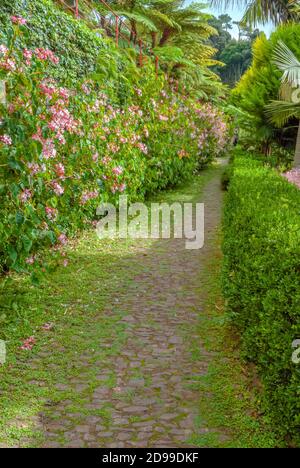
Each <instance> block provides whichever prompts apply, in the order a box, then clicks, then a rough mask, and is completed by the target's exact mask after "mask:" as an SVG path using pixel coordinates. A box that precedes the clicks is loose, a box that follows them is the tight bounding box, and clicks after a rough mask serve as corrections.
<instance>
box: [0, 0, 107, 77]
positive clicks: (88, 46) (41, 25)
mask: <svg viewBox="0 0 300 468" xmlns="http://www.w3.org/2000/svg"><path fill="white" fill-rule="evenodd" d="M12 15H21V16H23V17H25V18H26V19H27V20H28V25H27V27H28V29H29V34H27V35H23V36H22V37H21V38H20V40H19V42H20V44H19V45H20V46H21V47H27V48H28V49H33V48H35V47H43V48H48V49H50V50H52V51H53V52H54V53H55V54H56V55H57V56H58V57H59V58H60V64H59V66H58V67H53V70H52V71H53V74H54V76H55V77H56V78H59V79H60V80H62V79H65V78H66V75H67V79H68V81H70V80H73V82H76V80H77V79H78V78H82V77H84V76H86V75H88V74H89V73H92V72H93V71H94V70H95V65H96V62H97V57H98V55H99V52H100V51H101V50H103V49H106V48H107V47H108V45H107V44H108V42H107V40H106V39H104V38H102V37H101V36H100V33H99V35H97V34H95V32H94V31H91V30H90V29H89V28H88V27H87V26H86V25H85V24H84V23H83V22H82V21H78V20H75V19H73V18H72V16H71V15H70V14H67V13H64V12H63V11H62V10H61V9H59V8H58V7H56V6H55V5H54V4H53V2H52V1H50V0H1V11H0V43H1V41H3V39H5V38H6V36H7V32H8V31H9V29H10V17H11V16H12ZM66 70H67V74H66Z"/></svg>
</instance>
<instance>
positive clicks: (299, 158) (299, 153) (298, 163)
mask: <svg viewBox="0 0 300 468" xmlns="http://www.w3.org/2000/svg"><path fill="white" fill-rule="evenodd" d="M294 167H298V168H299V169H300V121H299V127H298V135H297V143H296V152H295V159H294Z"/></svg>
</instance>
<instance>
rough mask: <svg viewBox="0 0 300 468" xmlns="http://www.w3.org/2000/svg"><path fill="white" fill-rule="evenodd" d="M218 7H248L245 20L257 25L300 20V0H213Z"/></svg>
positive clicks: (213, 3) (212, 2)
mask: <svg viewBox="0 0 300 468" xmlns="http://www.w3.org/2000/svg"><path fill="white" fill-rule="evenodd" d="M211 5H212V6H213V7H216V8H220V7H225V8H228V7H230V6H233V5H238V6H241V7H245V8H246V13H245V15H244V18H243V20H242V21H243V22H245V23H248V24H251V25H256V24H258V23H263V24H265V23H267V22H268V21H271V22H272V23H274V24H275V25H278V24H282V23H287V22H289V21H295V22H296V21H299V18H300V2H299V0H211Z"/></svg>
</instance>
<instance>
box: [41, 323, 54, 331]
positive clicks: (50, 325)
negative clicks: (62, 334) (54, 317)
mask: <svg viewBox="0 0 300 468" xmlns="http://www.w3.org/2000/svg"><path fill="white" fill-rule="evenodd" d="M52 328H53V323H44V325H42V330H45V331H49V330H52Z"/></svg>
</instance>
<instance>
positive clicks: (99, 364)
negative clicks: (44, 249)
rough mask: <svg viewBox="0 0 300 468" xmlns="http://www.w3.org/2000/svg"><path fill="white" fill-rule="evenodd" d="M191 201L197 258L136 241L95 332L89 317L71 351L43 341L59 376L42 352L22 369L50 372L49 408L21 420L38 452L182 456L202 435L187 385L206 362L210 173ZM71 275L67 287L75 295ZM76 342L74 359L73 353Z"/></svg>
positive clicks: (214, 180) (214, 192)
mask: <svg viewBox="0 0 300 468" xmlns="http://www.w3.org/2000/svg"><path fill="white" fill-rule="evenodd" d="M179 201H181V200H179ZM198 201H199V202H204V203H205V246H204V248H202V249H200V250H187V249H186V248H185V241H184V240H179V239H170V240H157V241H152V242H151V243H149V241H147V242H148V244H147V243H145V242H139V241H136V242H135V245H134V246H133V247H130V248H128V250H129V251H128V255H125V256H123V258H122V259H121V260H120V267H119V268H120V270H119V271H118V273H117V274H116V277H115V282H116V284H115V285H114V287H115V288H117V289H116V291H115V294H114V296H112V297H110V299H109V300H106V301H105V302H106V304H105V306H104V310H102V311H101V317H102V318H101V322H100V323H99V322H98V318H99V314H100V312H99V313H98V314H97V312H95V313H94V315H93V316H92V317H91V316H88V317H87V319H86V324H85V328H84V329H83V331H82V332H80V331H79V330H78V329H76V326H75V330H74V332H73V333H74V336H71V340H70V342H71V344H69V345H68V344H66V343H65V344H59V343H57V342H56V338H54V339H53V340H52V342H51V343H52V344H51V347H52V349H53V348H55V351H56V353H58V355H59V353H63V354H64V353H67V354H68V364H67V365H66V366H65V368H64V369H60V368H59V364H58V363H57V357H56V358H53V359H51V358H50V357H49V356H50V353H51V350H50V349H47V347H46V349H42V350H40V351H39V352H38V353H37V354H36V356H35V357H34V358H32V359H31V361H30V362H29V364H28V363H24V366H25V367H28V365H29V367H31V369H32V370H33V371H34V369H35V368H38V367H39V366H40V365H41V362H43V361H44V364H43V365H44V366H45V369H47V368H49V369H52V371H53V370H54V371H55V370H57V373H56V372H54V375H56V377H55V378H54V379H52V380H53V381H52V384H51V385H53V388H54V389H55V391H56V392H57V393H56V398H55V400H54V401H51V400H50V401H48V400H47V401H44V402H43V404H42V405H40V408H39V411H38V412H37V413H36V415H35V416H33V417H32V420H31V423H32V424H33V425H34V426H35V430H36V431H37V432H39V433H41V434H42V438H43V442H42V446H44V447H61V446H62V447H192V446H193V442H192V441H193V436H194V435H197V434H199V433H206V432H208V431H209V429H208V428H207V427H206V426H205V415H199V414H198V413H199V408H198V401H199V395H198V392H199V390H198V389H197V382H198V381H199V379H201V377H202V376H204V375H205V373H206V371H207V367H208V365H209V362H210V359H211V355H210V354H209V353H208V352H207V351H206V350H205V347H204V340H205V336H202V335H201V314H202V313H203V305H204V302H205V295H206V287H205V275H204V274H203V264H204V261H205V258H206V257H208V256H209V255H211V254H212V252H213V250H214V249H216V246H215V241H214V238H215V233H216V231H217V228H218V226H219V223H220V216H221V206H222V192H221V188H220V170H218V169H216V170H215V173H214V175H213V176H212V177H211V178H210V180H208V182H207V183H206V186H205V188H204V191H203V194H202V195H200V194H199V199H198ZM89 261H92V260H91V258H90V259H89ZM95 261H96V259H95ZM109 268H113V265H112V266H111V267H109ZM95 271H96V269H95V270H94V272H95ZM80 274H83V273H80V272H78V275H77V277H73V280H71V281H74V283H70V285H69V287H70V288H71V287H72V286H73V287H74V288H75V289H77V293H78V291H79V292H80V288H81V281H80ZM123 275H124V277H125V275H127V276H126V281H125V280H124V281H123V280H122V278H123ZM128 278H129V279H128ZM85 280H86V278H85ZM90 281H91V283H93V285H94V286H95V282H96V285H97V287H98V291H99V294H101V280H99V281H100V282H99V281H98V280H97V277H95V276H91V278H90ZM97 281H98V282H97ZM66 287H67V285H66ZM91 289H93V288H91ZM94 290H95V288H94ZM90 297H91V299H90V304H88V306H89V307H90V306H91V304H93V299H92V297H93V296H92V295H91V296H90ZM79 301H80V300H79ZM85 301H86V299H85ZM85 307H87V306H85ZM83 310H84V309H83ZM103 317H104V319H105V320H106V321H108V322H109V321H113V326H112V328H111V333H106V334H103V335H101V327H102V326H103V325H102V323H103ZM61 333H62V334H63V332H61ZM80 333H82V334H81V335H80ZM70 334H72V329H71V331H70ZM72 339H73V342H72ZM88 341H90V343H89V342H88ZM83 342H84V343H85V344H84V348H82V347H81V348H80V352H78V349H77V344H78V345H79V344H80V343H81V344H82V343H83ZM60 343H61V342H60ZM112 350H115V352H113V353H112ZM106 351H107V352H106ZM69 368H73V370H74V368H75V369H76V372H75V373H74V372H72V373H71V372H69ZM91 370H92V376H91ZM30 385H31V386H35V387H41V388H42V389H43V386H45V383H44V382H43V380H41V378H40V377H38V378H37V379H33V380H32V381H30ZM47 385H49V384H47ZM57 395H59V396H57ZM78 408H81V409H78ZM200 417H201V420H203V423H202V424H200V426H199V423H198V424H196V421H197V418H198V419H199V418H200ZM20 424H22V421H21V422H20ZM17 445H18V444H17ZM23 445H30V440H28V439H26V438H23V439H21V440H20V441H19V446H23Z"/></svg>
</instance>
